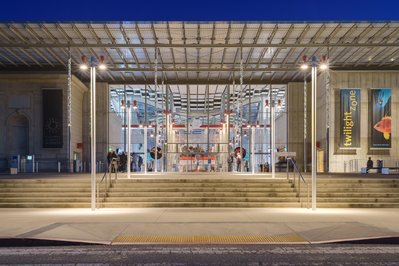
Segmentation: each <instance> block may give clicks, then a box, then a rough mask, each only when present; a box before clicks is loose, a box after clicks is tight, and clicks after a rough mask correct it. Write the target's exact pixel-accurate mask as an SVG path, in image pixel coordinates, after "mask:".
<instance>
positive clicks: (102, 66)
mask: <svg viewBox="0 0 399 266" xmlns="http://www.w3.org/2000/svg"><path fill="white" fill-rule="evenodd" d="M98 61H99V62H98V63H99V64H98V68H99V69H101V70H104V69H107V65H106V64H105V57H104V56H103V55H100V58H99V60H98Z"/></svg>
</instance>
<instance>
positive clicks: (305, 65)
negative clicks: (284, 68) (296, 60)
mask: <svg viewBox="0 0 399 266" xmlns="http://www.w3.org/2000/svg"><path fill="white" fill-rule="evenodd" d="M308 68H309V65H308V57H307V56H306V55H304V56H302V64H301V69H302V70H306V69H308Z"/></svg>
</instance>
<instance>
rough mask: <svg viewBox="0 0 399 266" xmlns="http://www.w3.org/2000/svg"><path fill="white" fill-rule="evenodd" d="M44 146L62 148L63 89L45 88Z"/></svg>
mask: <svg viewBox="0 0 399 266" xmlns="http://www.w3.org/2000/svg"><path fill="white" fill-rule="evenodd" d="M42 93H43V148H62V144H63V143H62V90H61V89H43V90H42Z"/></svg>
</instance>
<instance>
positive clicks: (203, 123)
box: [109, 84, 287, 173]
mask: <svg viewBox="0 0 399 266" xmlns="http://www.w3.org/2000/svg"><path fill="white" fill-rule="evenodd" d="M270 96H272V98H270ZM128 103H130V108H128ZM272 103H274V105H272ZM272 107H274V108H275V111H276V112H275V113H276V115H275V121H276V123H275V124H276V145H275V147H276V150H277V151H285V149H286V145H287V144H286V139H287V137H286V132H285V131H286V114H285V86H276V87H275V88H273V89H272V91H271V90H270V88H269V86H260V85H245V86H234V85H223V86H221V85H215V86H213V85H187V86H177V85H173V86H172V85H163V84H161V85H158V87H157V89H155V86H154V85H111V86H110V113H109V121H110V123H109V151H110V156H113V155H112V152H115V156H116V155H117V156H118V157H119V160H120V171H125V170H126V162H127V159H126V158H127V156H128V155H127V151H128V145H129V143H128V131H129V129H128V125H129V121H128V118H129V111H130V134H131V143H130V150H131V154H130V156H131V161H132V164H131V169H132V172H252V173H258V172H267V171H270V169H271V167H270V163H271V158H270V156H271V142H270V140H271V131H270V125H271V108H272ZM277 163H279V161H278V160H277ZM277 169H278V168H277Z"/></svg>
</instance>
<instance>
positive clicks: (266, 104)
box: [265, 99, 269, 108]
mask: <svg viewBox="0 0 399 266" xmlns="http://www.w3.org/2000/svg"><path fill="white" fill-rule="evenodd" d="M265 107H266V108H269V100H268V99H266V100H265Z"/></svg>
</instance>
